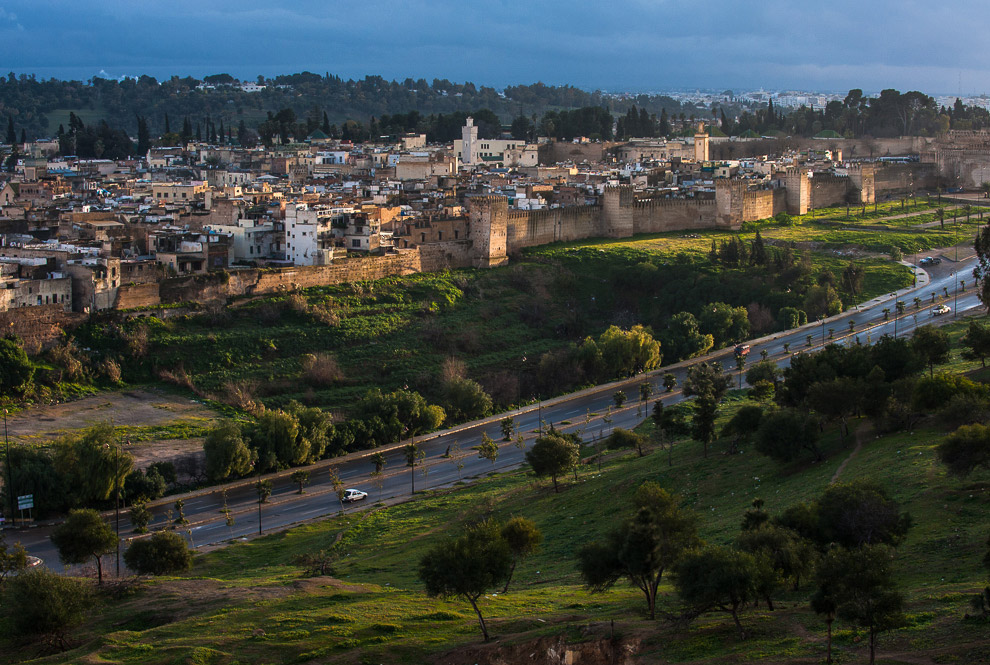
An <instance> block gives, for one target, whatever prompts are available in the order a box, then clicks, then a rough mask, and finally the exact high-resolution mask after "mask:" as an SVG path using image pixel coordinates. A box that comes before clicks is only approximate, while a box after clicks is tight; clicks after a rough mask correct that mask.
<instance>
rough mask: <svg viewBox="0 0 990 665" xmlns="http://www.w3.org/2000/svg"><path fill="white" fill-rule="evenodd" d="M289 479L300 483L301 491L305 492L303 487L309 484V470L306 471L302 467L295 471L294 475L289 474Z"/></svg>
mask: <svg viewBox="0 0 990 665" xmlns="http://www.w3.org/2000/svg"><path fill="white" fill-rule="evenodd" d="M289 480H291V481H292V482H294V483H296V484H297V485H299V493H300V494H302V493H303V487H305V486H306V485H309V471H304V470H302V469H300V470H299V471H293V472H292V475H290V476H289Z"/></svg>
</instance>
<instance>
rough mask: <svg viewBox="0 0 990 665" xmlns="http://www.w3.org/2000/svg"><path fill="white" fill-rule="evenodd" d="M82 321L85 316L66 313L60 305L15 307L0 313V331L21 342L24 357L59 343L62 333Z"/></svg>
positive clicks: (76, 313)
mask: <svg viewBox="0 0 990 665" xmlns="http://www.w3.org/2000/svg"><path fill="white" fill-rule="evenodd" d="M85 320H86V315H85V314H80V313H78V312H66V311H65V310H64V308H63V307H62V306H61V305H40V306H37V307H19V308H17V309H12V310H9V311H6V312H0V331H2V334H3V335H16V336H17V337H19V338H20V339H22V340H24V348H25V349H26V350H27V351H28V353H37V352H38V351H40V350H41V349H46V348H49V347H51V346H54V345H55V344H57V343H58V342H60V341H61V340H62V338H63V336H64V335H65V331H66V330H70V329H72V328H75V327H76V326H78V325H79V324H80V323H82V322H83V321H85Z"/></svg>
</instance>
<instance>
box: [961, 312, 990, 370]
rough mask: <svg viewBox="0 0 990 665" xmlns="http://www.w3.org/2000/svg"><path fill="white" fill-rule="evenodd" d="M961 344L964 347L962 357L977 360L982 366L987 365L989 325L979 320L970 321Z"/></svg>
mask: <svg viewBox="0 0 990 665" xmlns="http://www.w3.org/2000/svg"><path fill="white" fill-rule="evenodd" d="M962 344H963V346H964V347H966V349H965V350H964V351H963V352H962V356H963V358H965V359H966V360H979V361H980V364H981V365H982V366H983V367H986V366H987V356H990V326H987V325H984V324H982V323H980V322H979V321H970V322H969V328H967V330H966V334H965V335H964V336H963V338H962Z"/></svg>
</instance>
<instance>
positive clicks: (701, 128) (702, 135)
mask: <svg viewBox="0 0 990 665" xmlns="http://www.w3.org/2000/svg"><path fill="white" fill-rule="evenodd" d="M694 161H695V162H697V163H699V164H700V163H702V162H707V161H708V132H706V131H705V123H703V122H699V123H698V131H697V132H695V134H694Z"/></svg>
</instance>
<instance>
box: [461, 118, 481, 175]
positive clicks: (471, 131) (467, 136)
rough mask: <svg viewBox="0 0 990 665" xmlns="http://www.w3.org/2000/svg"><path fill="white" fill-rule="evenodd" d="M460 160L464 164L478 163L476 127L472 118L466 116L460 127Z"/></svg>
mask: <svg viewBox="0 0 990 665" xmlns="http://www.w3.org/2000/svg"><path fill="white" fill-rule="evenodd" d="M461 161H462V162H464V163H465V164H477V163H478V128H477V127H475V125H474V118H470V117H469V118H467V120H465V121H464V126H463V127H461Z"/></svg>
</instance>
